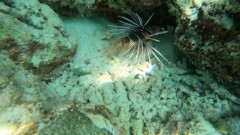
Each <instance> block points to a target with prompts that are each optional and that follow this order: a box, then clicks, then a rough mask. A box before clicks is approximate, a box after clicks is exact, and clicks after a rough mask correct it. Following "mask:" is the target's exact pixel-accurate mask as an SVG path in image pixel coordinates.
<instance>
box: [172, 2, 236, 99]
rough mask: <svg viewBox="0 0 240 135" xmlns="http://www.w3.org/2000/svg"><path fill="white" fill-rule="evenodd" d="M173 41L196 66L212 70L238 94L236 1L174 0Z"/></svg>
mask: <svg viewBox="0 0 240 135" xmlns="http://www.w3.org/2000/svg"><path fill="white" fill-rule="evenodd" d="M169 6H170V7H171V8H170V9H171V10H170V11H171V12H172V13H173V14H175V15H176V16H178V17H177V28H176V32H175V42H176V44H177V45H178V46H179V48H180V49H181V50H182V51H183V52H184V53H185V54H186V55H187V56H188V58H189V60H190V61H191V62H192V63H193V64H194V65H196V66H197V67H198V68H202V69H205V70H207V71H210V72H212V73H213V74H215V75H216V76H217V77H219V78H221V79H222V80H223V81H227V84H229V83H231V86H229V88H231V89H232V92H234V93H238V94H237V95H238V96H240V90H239V86H240V66H239V65H240V52H239V50H240V40H239V38H238V37H239V22H240V19H239V14H240V8H239V7H240V2H237V1H235V2H233V1H230V0H227V1H225V2H223V1H211V2H210V1H205V0H195V1H180V0H179V1H176V2H175V4H172V3H170V4H169Z"/></svg>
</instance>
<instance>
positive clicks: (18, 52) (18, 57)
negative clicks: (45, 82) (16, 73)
mask: <svg viewBox="0 0 240 135" xmlns="http://www.w3.org/2000/svg"><path fill="white" fill-rule="evenodd" d="M0 7H2V9H1V10H0V17H1V18H4V19H1V22H0V26H1V27H0V30H1V34H0V48H1V49H3V50H4V52H5V53H7V54H8V55H9V57H10V58H11V59H13V60H14V61H15V62H17V63H21V64H23V65H24V66H25V67H26V68H27V69H32V70H34V71H35V72H38V73H40V74H46V73H49V72H51V71H52V70H53V69H54V68H56V67H57V66H59V65H60V64H62V63H64V62H66V61H67V60H68V59H69V58H70V57H71V56H73V55H74V53H75V50H76V41H75V39H72V38H71V37H68V36H67V35H66V34H64V29H63V24H62V21H61V20H60V18H59V17H58V15H57V14H56V13H55V12H53V11H52V10H51V9H50V8H49V7H48V6H47V5H44V4H41V3H39V2H38V1H37V0H33V1H31V2H27V1H24V0H19V1H14V2H13V1H8V0H6V1H3V2H0ZM35 69H36V70H35Z"/></svg>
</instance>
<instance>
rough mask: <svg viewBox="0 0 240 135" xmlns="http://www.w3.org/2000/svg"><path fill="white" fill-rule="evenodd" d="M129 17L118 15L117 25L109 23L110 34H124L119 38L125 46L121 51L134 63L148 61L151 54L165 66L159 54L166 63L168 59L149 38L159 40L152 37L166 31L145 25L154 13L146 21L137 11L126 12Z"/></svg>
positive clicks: (120, 42)
mask: <svg viewBox="0 0 240 135" xmlns="http://www.w3.org/2000/svg"><path fill="white" fill-rule="evenodd" d="M127 14H128V16H129V17H125V16H119V20H118V21H119V24H118V25H110V26H111V27H112V28H113V29H111V32H112V34H123V35H125V36H124V37H122V38H121V39H120V40H119V44H120V45H121V46H124V47H127V49H126V51H125V52H124V53H123V54H124V55H125V54H128V58H130V59H133V61H134V63H139V62H146V61H148V62H150V63H151V59H150V56H151V55H153V56H154V57H155V58H156V59H157V61H158V62H159V63H160V64H161V65H162V66H163V67H164V68H165V69H167V68H166V67H165V65H164V63H163V61H161V60H160V58H159V56H160V57H161V58H163V59H164V60H165V61H166V62H167V63H169V62H168V60H167V59H166V58H165V57H164V56H163V55H162V54H161V53H160V52H159V51H158V50H157V49H155V48H154V47H153V46H152V45H151V44H149V43H148V41H149V40H152V41H156V42H160V41H159V40H157V39H155V38H153V37H154V36H157V35H160V34H165V33H167V32H168V31H167V30H165V29H164V28H160V27H158V26H147V24H148V23H149V21H150V20H151V18H152V17H153V15H154V13H153V14H152V15H151V16H150V17H149V18H148V20H147V21H146V22H144V21H143V19H142V18H141V17H140V16H139V15H138V14H137V13H132V12H131V13H127Z"/></svg>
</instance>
